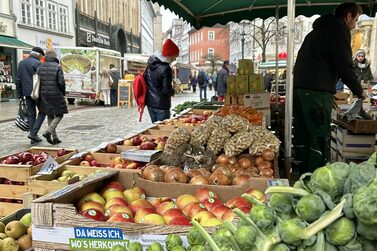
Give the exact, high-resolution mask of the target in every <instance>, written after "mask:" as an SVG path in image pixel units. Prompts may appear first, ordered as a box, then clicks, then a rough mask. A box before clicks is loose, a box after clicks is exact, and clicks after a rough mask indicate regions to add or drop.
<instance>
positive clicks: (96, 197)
mask: <svg viewBox="0 0 377 251" xmlns="http://www.w3.org/2000/svg"><path fill="white" fill-rule="evenodd" d="M88 201H95V202H98V203H100V204H101V205H103V206H105V204H106V202H105V200H104V199H103V198H102V197H101V195H99V194H98V193H96V192H92V193H88V194H85V195H84V196H83V197H81V199H80V200H79V202H78V203H77V207H79V208H80V206H81V205H82V204H84V203H85V202H88Z"/></svg>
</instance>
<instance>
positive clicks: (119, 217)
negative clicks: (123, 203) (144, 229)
mask: <svg viewBox="0 0 377 251" xmlns="http://www.w3.org/2000/svg"><path fill="white" fill-rule="evenodd" d="M107 222H131V223H134V222H135V221H134V219H133V218H132V217H130V216H129V215H128V214H126V213H115V214H113V215H112V216H111V217H110V218H109V219H108V220H107Z"/></svg>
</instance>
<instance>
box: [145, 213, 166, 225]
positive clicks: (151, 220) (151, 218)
mask: <svg viewBox="0 0 377 251" xmlns="http://www.w3.org/2000/svg"><path fill="white" fill-rule="evenodd" d="M143 219H144V220H143V221H142V222H141V223H144V224H153V225H166V222H165V221H164V218H162V216H161V215H159V214H147V215H146V216H144V218H143Z"/></svg>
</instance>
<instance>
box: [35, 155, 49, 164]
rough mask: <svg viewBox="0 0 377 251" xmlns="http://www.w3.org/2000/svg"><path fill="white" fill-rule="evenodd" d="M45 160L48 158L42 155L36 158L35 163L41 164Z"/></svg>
mask: <svg viewBox="0 0 377 251" xmlns="http://www.w3.org/2000/svg"><path fill="white" fill-rule="evenodd" d="M45 161H46V158H44V157H42V156H40V157H38V158H36V159H35V160H34V164H35V165H39V164H42V163H44V162H45Z"/></svg>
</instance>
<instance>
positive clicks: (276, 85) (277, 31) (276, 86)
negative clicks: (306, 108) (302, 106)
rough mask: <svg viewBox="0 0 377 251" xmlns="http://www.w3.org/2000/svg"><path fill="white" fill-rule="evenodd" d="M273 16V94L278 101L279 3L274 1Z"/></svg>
mask: <svg viewBox="0 0 377 251" xmlns="http://www.w3.org/2000/svg"><path fill="white" fill-rule="evenodd" d="M275 18H276V31H275V32H276V33H275V94H276V97H277V100H278V101H279V92H278V89H279V62H278V60H279V57H278V54H279V41H280V34H279V3H278V2H276V8H275ZM277 104H278V102H276V103H275V108H276V107H277V106H278V105H277Z"/></svg>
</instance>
